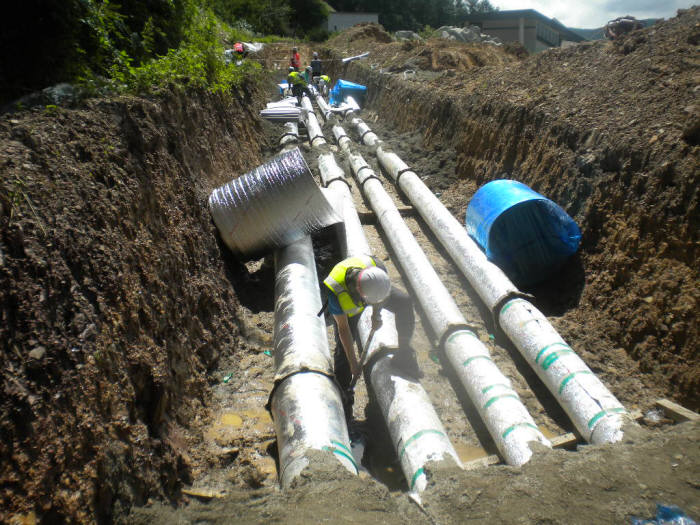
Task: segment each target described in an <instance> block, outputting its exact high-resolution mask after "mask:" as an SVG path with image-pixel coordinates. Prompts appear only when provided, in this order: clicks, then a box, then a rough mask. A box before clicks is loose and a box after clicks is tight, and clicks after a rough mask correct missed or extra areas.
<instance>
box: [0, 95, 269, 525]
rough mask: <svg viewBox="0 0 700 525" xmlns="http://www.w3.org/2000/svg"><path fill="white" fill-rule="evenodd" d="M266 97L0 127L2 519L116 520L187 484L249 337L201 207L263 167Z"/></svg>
mask: <svg viewBox="0 0 700 525" xmlns="http://www.w3.org/2000/svg"><path fill="white" fill-rule="evenodd" d="M263 99H264V97H263V96H262V95H261V94H260V93H258V92H255V91H253V92H249V93H247V94H246V95H240V96H239V97H238V98H237V99H236V100H234V101H231V102H224V101H223V100H222V99H220V98H217V97H214V96H208V95H207V96H205V95H200V94H197V93H177V92H172V93H165V94H163V96H161V97H159V98H157V99H153V100H146V99H140V98H119V99H114V100H99V101H91V102H88V103H87V104H85V105H84V106H83V107H80V108H76V109H65V108H52V107H49V108H38V109H34V110H30V111H24V112H20V113H15V114H12V115H4V116H2V117H0V311H1V314H0V315H1V317H2V322H0V374H1V375H0V385H1V386H0V388H1V389H2V396H0V397H1V401H0V434H1V435H2V439H1V440H0V522H8V520H9V519H10V517H11V516H15V517H17V516H18V515H22V514H24V515H26V516H34V517H36V518H40V519H41V520H42V521H43V522H46V523H49V522H50V523H61V522H89V521H92V520H94V519H97V520H111V519H113V518H114V517H115V516H118V515H119V514H121V513H124V512H126V511H127V510H128V508H129V507H130V506H131V505H132V504H137V505H138V504H144V503H145V502H146V501H147V500H148V499H149V498H151V497H153V498H156V499H162V498H165V499H172V498H175V497H177V495H178V494H179V488H180V487H181V484H182V482H183V481H184V482H187V480H188V479H190V474H189V468H190V467H189V460H188V456H187V453H186V450H187V448H188V447H189V443H188V426H189V425H190V424H191V423H192V422H193V420H195V419H196V417H199V414H200V413H201V412H202V406H203V403H205V402H206V398H207V395H208V394H207V392H208V385H207V371H208V370H209V369H211V368H212V367H213V366H215V365H216V363H217V361H218V359H219V357H220V356H221V355H222V354H223V353H224V352H228V351H234V352H235V351H236V348H237V341H238V340H239V337H240V328H239V325H240V319H239V318H240V316H241V309H240V307H239V299H238V298H237V297H236V295H238V292H236V294H234V292H233V289H232V285H233V286H234V287H235V288H236V289H237V290H239V291H240V292H241V293H243V292H244V291H245V290H246V289H247V288H249V287H254V286H255V284H254V283H248V282H247V280H246V277H245V276H246V275H247V272H246V271H245V268H241V267H238V266H237V265H236V263H235V262H234V261H232V260H231V258H230V256H229V255H228V254H227V252H226V251H225V249H224V248H223V245H221V244H220V243H218V242H217V236H216V233H215V227H214V226H213V224H212V222H211V218H210V215H209V213H208V210H207V207H206V199H207V197H208V195H209V193H210V191H211V189H212V188H213V187H215V186H216V185H219V184H221V183H223V182H225V181H226V180H228V179H230V178H231V177H232V176H233V174H234V173H241V172H244V171H246V170H248V169H250V168H251V167H254V166H256V165H257V164H259V162H260V143H259V141H260V139H261V137H262V127H261V125H260V122H259V120H258V118H257V115H256V110H257V107H251V106H256V104H258V103H260V102H261V101H262V100H263ZM195 416H196V417H195ZM30 513H33V514H30ZM27 519H29V518H27Z"/></svg>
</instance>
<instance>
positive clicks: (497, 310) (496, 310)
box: [491, 290, 535, 332]
mask: <svg viewBox="0 0 700 525" xmlns="http://www.w3.org/2000/svg"><path fill="white" fill-rule="evenodd" d="M513 299H525V300H526V301H533V300H534V299H535V297H534V296H533V295H531V294H529V293H525V292H521V291H520V290H511V291H509V292H508V293H506V294H505V295H504V296H503V297H500V298H499V299H498V300H497V301H496V302H495V303H494V305H493V308H492V309H491V317H492V319H493V325H494V326H495V327H496V328H497V329H498V330H500V331H501V332H503V327H502V326H501V310H502V309H503V307H504V306H505V305H506V304H508V303H509V302H510V301H512V300H513Z"/></svg>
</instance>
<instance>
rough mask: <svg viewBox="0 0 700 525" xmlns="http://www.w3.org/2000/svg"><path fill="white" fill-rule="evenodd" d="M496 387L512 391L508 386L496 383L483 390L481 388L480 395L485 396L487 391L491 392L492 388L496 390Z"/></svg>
mask: <svg viewBox="0 0 700 525" xmlns="http://www.w3.org/2000/svg"><path fill="white" fill-rule="evenodd" d="M497 386H502V387H504V388H507V389H508V390H513V389H512V388H511V387H510V385H506V384H505V383H496V384H495V385H491V386H487V387H485V388H482V389H481V393H482V394H485V393H486V392H488V391H489V390H491V389H492V388H496V387H497Z"/></svg>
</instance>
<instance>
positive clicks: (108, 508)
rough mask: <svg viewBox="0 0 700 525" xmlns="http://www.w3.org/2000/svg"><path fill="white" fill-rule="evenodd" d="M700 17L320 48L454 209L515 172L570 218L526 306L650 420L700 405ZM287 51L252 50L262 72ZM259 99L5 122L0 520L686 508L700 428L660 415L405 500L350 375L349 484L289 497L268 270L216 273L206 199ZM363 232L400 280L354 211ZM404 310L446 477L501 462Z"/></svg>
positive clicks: (533, 395) (519, 378)
mask: <svg viewBox="0 0 700 525" xmlns="http://www.w3.org/2000/svg"><path fill="white" fill-rule="evenodd" d="M699 27H700V10H699V9H694V10H691V11H688V12H684V13H682V14H681V15H680V16H679V17H678V18H675V19H672V20H670V21H669V22H667V23H664V24H660V25H656V26H654V27H653V28H649V29H646V30H643V31H638V32H635V33H632V34H631V35H629V36H627V37H626V38H625V39H623V40H621V41H619V42H615V43H612V44H611V43H606V42H595V43H591V44H583V45H579V46H576V47H573V48H571V49H567V50H553V51H548V52H545V53H542V54H539V55H536V56H533V57H525V56H524V55H523V53H522V49H519V48H518V47H517V46H504V48H499V47H495V46H482V45H477V44H461V43H456V42H447V41H443V40H440V39H435V40H429V41H427V42H425V43H417V42H403V43H399V42H394V41H392V39H391V37H390V36H389V35H387V34H386V33H384V32H383V31H382V30H381V28H379V27H377V26H360V27H357V28H354V29H352V30H350V31H348V32H345V33H343V34H341V35H339V36H338V37H337V38H336V39H334V40H332V41H331V42H329V43H328V44H327V45H326V46H325V47H323V48H319V51H321V55H322V58H324V59H325V60H327V62H326V65H327V66H328V67H329V70H330V71H331V72H332V75H333V78H337V77H338V76H342V78H346V79H348V80H354V81H357V82H360V83H364V84H366V85H367V86H368V88H369V91H368V93H369V96H368V100H367V101H366V109H365V111H364V113H363V118H364V119H365V120H366V121H367V122H368V124H369V125H370V126H371V127H372V128H373V129H374V130H375V131H376V132H377V133H378V135H379V136H380V137H381V138H382V139H384V140H385V141H386V142H388V143H389V144H391V145H392V147H393V148H394V150H395V151H396V152H397V153H399V154H400V155H401V156H402V158H404V159H405V160H406V162H408V163H410V164H411V165H412V166H413V167H414V169H416V171H417V172H418V173H419V174H420V175H421V176H423V178H424V180H425V182H426V183H427V184H428V185H429V186H430V187H431V188H432V189H433V190H434V191H435V192H436V194H438V195H439V196H440V198H441V200H443V202H445V203H446V204H447V205H448V207H449V208H450V209H451V210H452V211H453V213H455V215H456V216H457V217H460V218H462V217H463V216H464V211H465V208H466V205H467V203H468V200H469V198H470V196H471V195H472V194H473V193H474V191H476V189H477V188H478V187H479V186H480V185H482V184H483V183H485V182H487V181H489V180H492V179H495V178H501V177H512V178H516V179H518V180H521V181H523V182H525V183H526V184H529V185H531V186H532V187H533V188H535V189H536V190H538V191H540V192H541V193H543V194H545V195H546V196H548V197H550V198H552V199H553V200H555V201H557V202H559V203H560V204H561V205H562V206H563V207H564V208H565V209H567V211H568V212H569V213H570V214H571V215H572V216H573V217H574V218H575V219H576V220H577V222H578V223H579V225H580V226H581V229H582V230H583V232H584V240H583V244H582V248H581V252H580V255H579V256H577V257H576V258H574V260H572V261H571V263H570V264H569V265H568V266H567V267H566V268H564V269H563V270H562V272H561V273H560V274H559V275H556V276H552V279H551V280H549V281H548V282H547V283H545V284H544V285H542V286H540V287H538V288H536V289H533V290H529V291H530V292H531V293H533V294H534V296H535V298H536V299H535V300H536V302H537V304H538V306H539V307H540V308H541V309H542V310H543V311H545V312H546V313H547V315H548V316H549V318H550V320H551V321H552V323H553V324H554V325H555V326H556V327H557V329H558V330H560V332H561V334H562V336H563V337H564V338H565V339H567V341H568V342H570V343H571V344H572V346H573V347H574V348H575V349H576V351H577V352H578V353H579V354H580V355H581V356H582V357H583V358H584V360H585V361H586V362H587V363H588V364H589V366H591V368H592V369H593V370H594V371H595V372H596V373H597V374H599V376H600V377H601V379H602V380H603V381H604V382H605V384H606V385H608V386H609V387H610V389H611V390H612V391H613V392H614V393H615V394H616V395H617V396H618V397H619V398H620V400H621V401H622V402H623V403H624V404H625V405H626V406H627V407H628V408H629V409H639V410H641V411H642V412H643V413H645V414H649V410H650V409H651V408H652V405H653V401H654V400H655V399H656V398H658V397H672V398H674V399H676V400H677V401H679V402H681V403H683V404H685V405H686V406H688V407H689V408H693V409H697V408H698V407H699V403H700V398H699V397H698V396H699V395H700V394H698V386H699V385H698V383H699V382H700V379H699V377H700V370H699V367H700V358H699V357H698V352H697V343H696V340H697V335H698V334H697V329H698V323H697V315H696V313H695V309H696V306H697V302H698V296H699V295H700V291H699V288H698V273H697V272H698V270H697V250H698V224H700V221H698V202H697V201H698V194H697V192H698V180H697V177H698V173H699V172H700V170H698V167H697V165H698V154H699V152H700V150H699V149H698V146H699V144H698V139H699V137H698V130H699V129H700V117H699V115H700V110H698V108H699V107H700V105H699V104H698V99H697V97H698V92H699V90H700V87H699V86H700V76H698V75H699V73H698V65H700V55H699V54H698V44H699V43H700V32H699V30H698V28H699ZM367 50H369V51H371V56H370V58H369V59H367V60H365V61H360V62H354V63H351V64H350V65H348V66H343V65H342V64H341V63H340V62H339V61H338V58H339V57H341V56H348V55H354V54H358V53H361V52H364V51H367ZM287 51H288V50H287V46H286V45H284V46H282V45H280V46H269V47H268V48H267V49H266V50H265V51H264V52H263V54H262V56H261V59H262V60H263V61H264V63H265V64H266V65H267V66H268V67H269V68H270V69H271V70H273V72H274V71H276V73H274V75H273V76H275V77H276V78H277V77H279V78H282V77H283V76H284V66H285V65H286V60H287ZM300 51H301V52H302V58H303V59H305V58H306V57H308V56H309V55H310V52H311V51H312V49H311V48H308V47H306V46H302V48H301V49H300ZM275 64H276V65H277V68H276V67H275ZM278 68H279V69H278ZM272 96H273V95H272V94H271V92H270V93H262V92H260V91H259V90H257V89H252V90H248V91H247V92H245V93H241V94H240V96H239V97H237V99H236V100H234V101H233V102H224V101H222V100H221V99H218V98H216V97H212V96H205V95H201V94H197V93H181V92H176V91H173V92H166V93H163V94H161V96H159V97H156V98H153V99H148V100H147V99H139V98H119V99H110V100H93V101H88V102H87V103H84V104H82V105H80V106H79V107H74V108H61V107H59V108H53V107H47V108H35V109H32V110H26V111H23V112H19V113H14V114H6V115H2V116H1V117H0V310H1V312H2V314H1V315H2V323H0V374H1V375H0V377H1V384H2V389H3V396H2V398H1V399H0V435H1V436H2V440H1V441H0V501H1V502H2V503H1V504H0V522H8V523H38V522H42V523H61V522H87V523H89V522H100V523H110V522H119V523H269V522H284V523H309V522H318V521H340V520H344V521H346V522H348V523H356V522H371V523H375V522H376V523H406V522H409V523H413V522H425V521H426V520H427V521H429V522H432V523H464V522H465V521H467V520H471V521H474V522H476V523H556V524H559V523H561V524H564V523H624V522H627V521H629V518H630V517H631V516H633V515H639V516H642V517H651V516H652V515H653V514H654V506H655V504H656V503H657V502H663V503H672V504H676V505H679V506H681V507H682V508H684V509H685V510H686V511H687V512H688V513H689V514H690V515H691V516H693V517H694V518H695V519H698V518H699V517H700V508H699V507H698V501H700V498H698V488H699V484H698V479H699V478H698V473H700V465H699V461H698V458H700V454H698V452H699V451H698V437H699V436H700V432H699V428H698V425H697V424H692V423H685V424H682V425H670V424H669V421H667V420H663V419H662V420H661V421H658V420H657V418H656V417H654V416H653V415H652V414H649V415H648V417H647V418H646V419H645V420H643V423H644V426H643V427H640V428H632V427H631V428H629V429H627V432H626V438H625V442H624V443H622V444H619V445H615V446H604V447H593V446H579V447H578V449H577V450H572V451H564V450H558V451H555V452H548V453H542V454H538V455H537V457H536V458H535V459H533V461H531V462H530V463H529V464H528V465H526V466H524V467H522V468H519V469H516V468H512V467H507V466H503V465H500V466H491V467H488V468H483V469H479V470H475V471H468V472H461V471H459V472H454V471H444V470H440V469H436V470H435V471H434V472H432V474H431V485H430V488H429V490H428V491H427V492H426V493H425V494H424V495H423V503H424V506H423V508H422V509H421V508H420V507H419V506H418V505H416V504H415V502H413V501H411V500H410V499H409V498H407V496H406V494H405V492H403V491H404V490H405V481H404V480H403V478H402V476H401V475H400V471H399V469H398V464H397V460H396V458H395V455H394V453H393V451H392V450H391V447H390V444H389V443H388V439H387V438H386V430H385V429H384V428H383V427H382V425H383V423H382V422H381V420H380V419H379V418H378V416H377V413H376V409H375V408H374V406H373V403H372V402H371V401H372V400H371V396H368V394H367V392H366V390H365V389H364V386H363V385H362V383H361V384H360V387H359V392H358V398H357V402H356V404H355V418H356V420H358V422H359V423H358V424H360V425H362V426H363V428H365V430H366V431H367V432H368V433H369V434H370V436H371V438H372V439H371V440H370V444H369V445H368V448H367V451H366V454H365V459H364V464H365V467H367V469H368V472H367V473H363V474H362V476H360V477H350V476H343V475H342V474H339V472H338V470H337V469H336V468H334V467H335V465H334V464H329V463H328V462H327V461H325V459H324V458H322V457H319V458H318V460H319V461H318V465H319V468H317V469H316V470H314V471H310V472H309V473H308V475H306V476H304V477H303V478H302V479H300V480H299V482H298V484H297V485H296V486H295V487H294V488H293V489H292V490H290V491H288V492H285V493H282V492H280V491H279V489H278V488H277V486H276V464H275V461H276V444H275V435H274V429H273V426H272V423H271V421H270V418H269V415H268V414H267V412H266V411H265V410H264V408H263V407H264V404H265V402H266V401H267V396H268V394H269V392H270V389H271V387H272V377H273V371H272V366H271V365H272V360H271V358H270V356H269V351H270V350H271V347H272V323H273V312H272V310H273V289H272V279H273V275H274V274H273V270H272V264H271V261H270V259H269V258H263V259H260V260H254V261H238V260H236V259H234V258H233V257H232V256H231V255H230V253H229V252H228V251H227V250H226V248H225V247H224V246H223V244H222V243H221V242H220V240H219V238H218V235H217V232H216V228H215V227H214V225H213V223H212V221H211V219H210V216H209V213H208V211H207V208H206V198H207V197H208V195H209V193H210V191H211V190H212V189H213V188H214V187H216V186H217V185H220V184H222V183H223V182H225V181H227V180H229V179H230V178H232V177H235V176H238V175H240V174H242V173H244V172H246V171H247V170H249V169H252V168H253V167H255V166H257V165H258V164H260V163H261V162H262V161H263V160H265V159H267V158H269V157H271V156H272V155H273V154H274V152H275V150H276V148H277V146H276V139H277V138H278V136H279V135H280V130H279V128H278V127H276V126H274V125H271V124H265V123H261V122H260V121H259V119H258V118H257V110H258V109H259V108H260V107H262V105H263V104H264V102H265V101H266V100H269V99H270V98H272ZM302 151H303V153H304V155H305V156H306V157H307V159H308V160H309V163H310V165H312V166H313V163H314V155H313V152H312V151H311V150H310V148H309V147H308V146H302ZM365 152H366V153H367V155H366V158H367V160H368V161H369V162H370V164H371V165H373V166H374V167H375V168H376V170H377V172H378V173H379V169H378V168H377V166H376V163H375V161H374V160H373V159H372V158H371V155H370V152H369V151H367V150H365ZM339 159H340V161H341V162H343V158H342V155H339ZM385 187H386V188H387V190H388V191H389V192H390V193H391V194H392V195H393V196H394V197H395V199H396V202H397V203H401V202H404V199H403V197H402V196H401V195H400V194H398V193H397V192H396V190H394V189H393V185H392V184H391V183H390V182H389V181H388V180H387V181H386V183H385ZM353 192H354V194H355V196H356V203H357V205H358V208H359V209H360V211H363V212H365V211H367V210H366V207H365V204H364V201H363V200H362V197H361V196H360V194H359V192H358V191H357V188H356V187H354V186H353ZM366 216H368V215H366ZM407 223H408V225H409V227H410V228H411V230H412V231H413V232H414V234H415V235H416V237H417V239H418V240H419V243H420V244H421V246H423V247H424V249H425V250H426V253H427V255H428V257H429V259H430V260H431V262H432V263H433V265H434V266H435V268H436V270H437V271H438V273H439V274H440V275H441V277H442V278H443V280H444V282H445V283H446V285H447V287H448V289H449V290H450V292H451V293H452V295H453V296H454V297H455V300H456V302H457V303H458V305H459V307H460V309H461V310H462V311H463V312H464V314H465V317H467V319H468V321H469V322H470V323H474V324H475V326H476V329H477V333H478V335H479V337H480V338H481V339H482V341H484V342H485V343H486V344H488V345H489V348H490V350H491V352H492V353H493V355H494V360H495V361H496V362H497V363H498V365H499V366H500V367H501V369H502V370H503V371H504V372H505V373H506V375H508V376H509V377H510V378H511V380H512V381H513V383H514V385H515V387H516V390H517V391H518V393H519V394H520V396H521V397H522V398H523V401H524V403H525V404H526V406H527V408H528V410H529V411H530V412H531V413H532V414H533V417H534V418H535V420H536V422H537V424H538V426H539V427H540V428H541V429H542V430H543V432H545V433H546V434H547V435H551V436H556V435H559V434H562V433H564V432H569V431H571V430H572V428H571V424H570V422H569V421H568V419H567V418H566V416H565V415H564V414H563V412H562V411H561V409H559V408H558V407H557V405H556V403H555V402H554V401H553V399H552V397H551V395H550V394H549V393H548V392H547V391H546V389H545V388H544V386H543V385H542V384H541V383H539V382H538V380H537V378H536V377H535V376H534V374H533V373H532V372H530V371H529V369H528V367H527V366H526V364H525V363H524V362H523V361H522V359H519V358H518V355H517V350H515V349H514V348H513V347H512V346H511V345H510V344H509V343H508V342H507V340H505V338H503V337H502V336H501V335H500V334H498V332H497V331H496V330H494V326H493V324H492V322H491V319H490V316H489V314H488V312H485V311H483V307H482V306H481V305H480V303H479V300H478V297H476V295H475V294H474V293H473V291H471V290H470V289H469V286H468V284H467V283H466V280H465V279H464V278H463V277H461V275H460V273H459V271H458V270H456V268H455V267H454V265H453V264H452V263H451V262H450V261H449V257H447V255H446V254H445V253H444V251H443V250H442V249H441V248H439V247H438V246H437V245H436V244H435V242H434V239H433V238H432V236H431V234H430V233H429V232H428V230H427V228H426V227H425V225H424V224H423V223H422V221H421V220H420V219H419V218H417V217H409V218H407ZM366 234H367V236H368V239H369V242H370V245H371V246H372V248H373V250H374V251H375V253H377V255H378V256H380V257H381V258H382V259H383V260H384V261H385V262H386V264H387V267H388V268H389V271H390V273H391V275H392V279H393V280H394V281H395V282H396V283H397V284H399V285H401V286H403V287H404V288H408V286H407V285H406V284H405V282H404V279H402V277H403V276H402V275H401V270H400V267H399V266H398V265H397V264H396V261H395V257H394V256H393V253H392V251H391V249H390V248H388V247H387V246H386V244H387V243H386V238H385V237H384V236H383V234H382V232H381V229H380V228H378V227H377V225H376V221H373V220H372V219H371V217H370V218H369V219H368V220H367V224H366ZM314 245H315V248H316V251H317V264H318V273H319V275H323V274H324V272H327V271H328V269H329V267H330V266H332V264H333V262H334V260H335V259H336V258H337V257H338V248H337V245H336V243H335V242H334V238H333V235H332V234H330V233H324V234H323V235H320V236H318V238H316V239H315V241H314ZM409 291H410V290H409ZM417 314H418V319H419V323H418V326H417V328H416V333H415V335H414V338H413V341H412V344H413V346H414V347H415V349H416V352H417V355H418V362H419V365H420V367H421V369H422V370H423V371H424V378H423V379H422V380H421V383H422V384H423V385H424V387H425V388H426V390H427V391H428V393H429V395H430V397H431V399H432V400H433V402H434V403H435V406H436V410H437V411H438V414H439V415H440V418H441V420H442V421H443V424H444V425H445V428H446V430H447V432H448V434H449V436H450V439H451V440H452V441H453V443H455V446H456V447H457V450H458V452H459V454H460V456H461V457H462V459H463V460H465V461H468V460H470V459H473V458H475V457H480V456H482V455H484V454H486V453H492V452H493V451H494V446H493V443H492V442H491V441H490V438H489V437H488V434H487V433H486V432H485V430H484V429H483V426H481V425H480V423H479V421H478V417H476V416H475V414H474V409H473V407H470V404H469V402H468V401H465V399H464V396H463V394H460V393H459V392H455V391H454V390H453V388H452V386H453V385H454V378H453V377H451V374H450V371H449V370H448V369H447V368H443V366H442V364H441V363H440V360H439V357H438V355H437V354H436V352H435V350H436V349H435V346H434V343H433V340H432V339H433V338H432V334H431V333H430V331H429V330H428V329H426V327H425V326H424V325H423V323H422V319H421V316H422V313H421V311H420V310H419V309H418V311H417ZM330 334H331V331H330V326H329V336H330ZM465 412H466V417H465ZM370 476H371V477H370ZM372 478H373V479H372Z"/></svg>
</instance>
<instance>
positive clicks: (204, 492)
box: [182, 488, 226, 500]
mask: <svg viewBox="0 0 700 525" xmlns="http://www.w3.org/2000/svg"><path fill="white" fill-rule="evenodd" d="M182 493H183V494H187V495H188V496H194V497H195V498H200V499H204V500H209V499H215V498H223V497H224V496H225V495H226V494H225V493H224V492H220V491H215V490H210V489H194V488H192V489H182Z"/></svg>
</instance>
